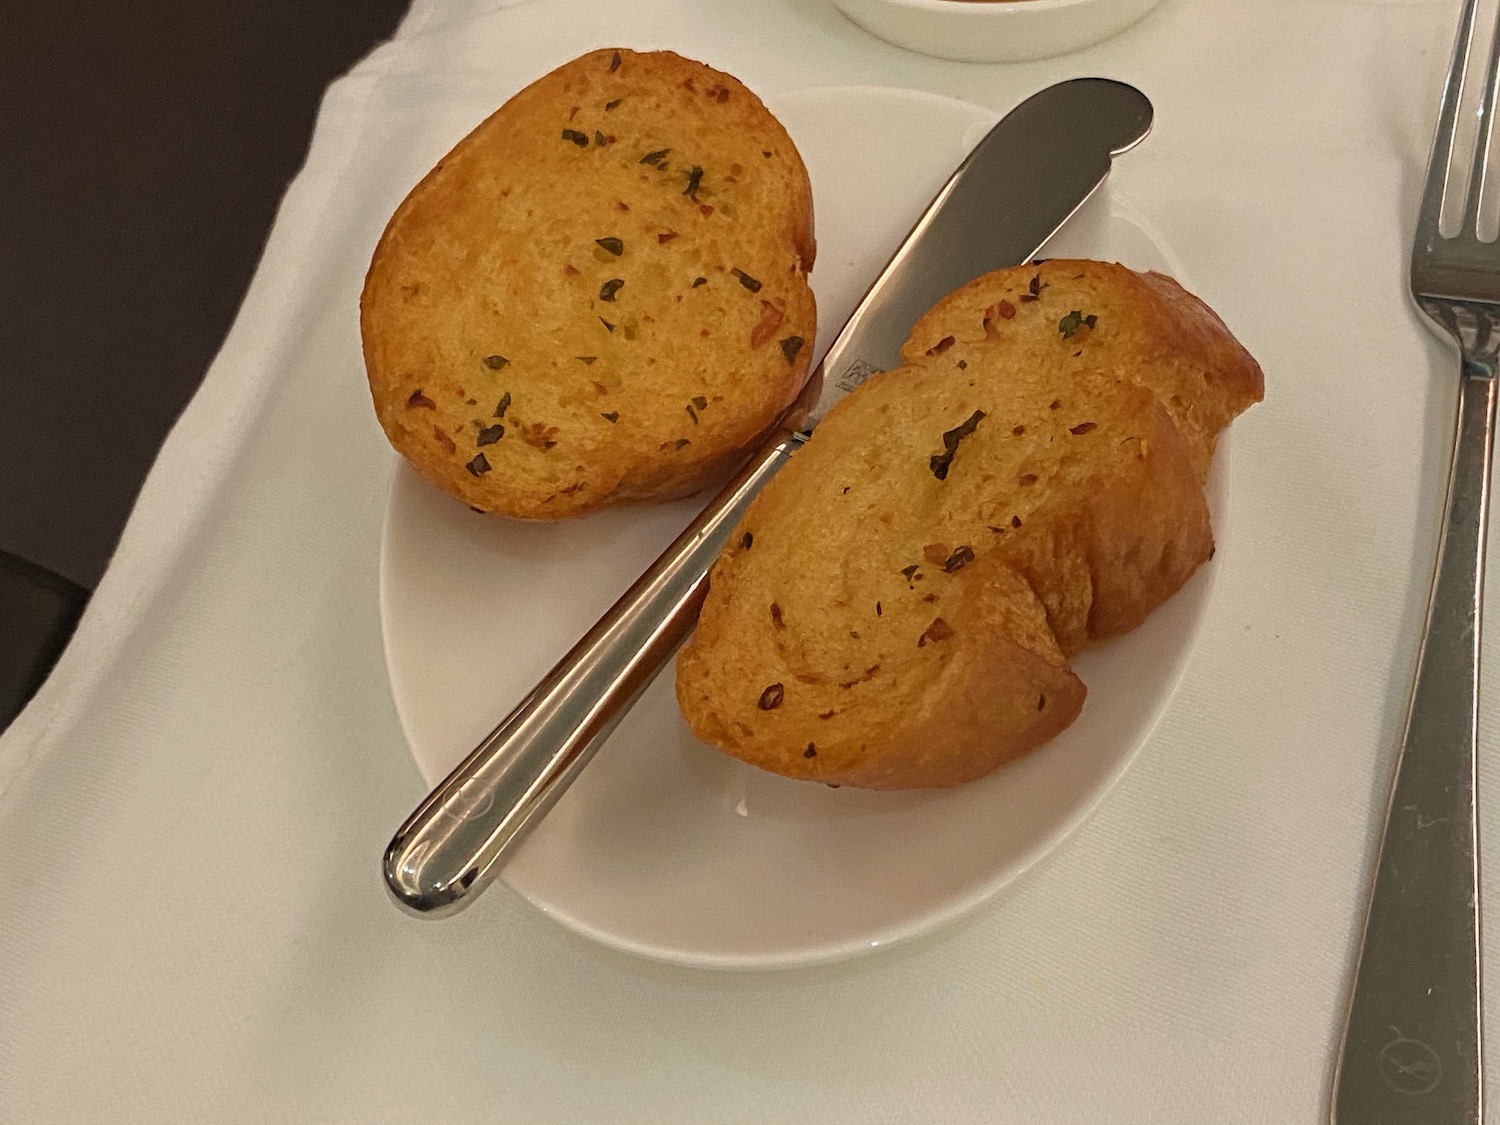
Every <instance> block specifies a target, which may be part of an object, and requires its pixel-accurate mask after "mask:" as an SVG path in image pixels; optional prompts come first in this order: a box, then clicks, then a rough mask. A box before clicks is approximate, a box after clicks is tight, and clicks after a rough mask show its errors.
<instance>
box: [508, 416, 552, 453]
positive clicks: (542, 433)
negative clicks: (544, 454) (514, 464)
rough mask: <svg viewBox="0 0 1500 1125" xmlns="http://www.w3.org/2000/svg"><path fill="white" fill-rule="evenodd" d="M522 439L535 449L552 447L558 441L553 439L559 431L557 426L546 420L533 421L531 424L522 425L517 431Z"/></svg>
mask: <svg viewBox="0 0 1500 1125" xmlns="http://www.w3.org/2000/svg"><path fill="white" fill-rule="evenodd" d="M516 432H517V433H518V434H519V435H520V437H521V440H522V441H524V442H525V443H526V444H527V445H529V446H532V447H533V448H535V449H551V448H552V447H553V446H554V445H556V444H557V442H555V441H553V440H552V437H553V435H554V434H556V433H557V427H556V426H549V425H547V423H545V422H533V423H531V425H529V426H520V427H518V428H517V431H516Z"/></svg>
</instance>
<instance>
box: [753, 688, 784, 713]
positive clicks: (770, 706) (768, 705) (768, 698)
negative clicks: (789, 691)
mask: <svg viewBox="0 0 1500 1125" xmlns="http://www.w3.org/2000/svg"><path fill="white" fill-rule="evenodd" d="M785 698H786V687H785V685H783V684H782V683H780V682H779V681H778V682H777V683H774V684H772V685H771V686H770V687H768V688H766V690H765V691H763V692H761V693H760V698H759V699H758V700H756V702H755V705H756V706H757V707H759V708H760V709H761V710H762V711H774V710H776V708H778V707H780V706H781V701H782V700H783V699H785Z"/></svg>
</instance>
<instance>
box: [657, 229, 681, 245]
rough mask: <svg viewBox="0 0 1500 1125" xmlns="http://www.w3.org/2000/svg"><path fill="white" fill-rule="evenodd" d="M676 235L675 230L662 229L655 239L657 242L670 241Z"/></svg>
mask: <svg viewBox="0 0 1500 1125" xmlns="http://www.w3.org/2000/svg"><path fill="white" fill-rule="evenodd" d="M676 237H677V232H676V231H675V230H664V231H662V232H661V233H659V234H658V235H657V236H656V241H657V242H658V243H661V242H671V241H672V239H674V238H676Z"/></svg>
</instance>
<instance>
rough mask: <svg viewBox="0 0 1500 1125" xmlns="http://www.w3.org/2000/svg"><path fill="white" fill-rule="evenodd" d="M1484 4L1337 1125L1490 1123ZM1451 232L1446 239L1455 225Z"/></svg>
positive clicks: (1446, 243)
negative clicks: (1437, 413) (1444, 432)
mask: <svg viewBox="0 0 1500 1125" xmlns="http://www.w3.org/2000/svg"><path fill="white" fill-rule="evenodd" d="M1477 7H1478V3H1477V0H1465V2H1464V6H1463V12H1462V15H1461V16H1460V19H1459V29H1458V37H1457V41H1456V43H1455V45H1454V49H1453V64H1452V66H1451V68H1450V69H1449V72H1448V81H1447V85H1446V86H1445V88H1444V90H1443V101H1442V105H1441V108H1440V110H1439V112H1438V126H1437V136H1436V138H1435V139H1434V141H1433V146H1432V159H1431V162H1430V164H1429V165H1428V171H1427V187H1426V191H1425V193H1424V195H1423V198H1422V206H1421V209H1420V211H1419V212H1418V214H1417V230H1416V240H1415V245H1414V246H1413V248H1412V257H1411V290H1412V296H1413V297H1414V298H1415V300H1416V303H1417V305H1418V307H1419V308H1421V310H1422V311H1423V312H1424V313H1426V314H1427V315H1428V316H1429V317H1431V318H1432V320H1433V322H1434V323H1435V324H1437V325H1438V326H1439V327H1440V328H1441V329H1442V330H1443V332H1444V333H1445V334H1447V335H1449V336H1451V337H1452V338H1453V339H1454V340H1455V341H1456V342H1457V343H1458V346H1459V352H1460V355H1461V365H1460V374H1459V381H1458V426H1457V436H1456V438H1455V441H1454V447H1453V466H1452V469H1451V470H1450V474H1449V477H1448V505H1447V511H1446V512H1445V514H1444V517H1443V528H1442V535H1441V541H1440V544H1439V547H1438V557H1437V569H1436V573H1435V575H1434V577H1433V584H1432V595H1431V600H1430V602H1429V603H1428V609H1427V626H1426V629H1425V631H1424V634H1423V637H1422V647H1421V652H1420V654H1419V657H1418V663H1417V675H1416V683H1415V686H1414V687H1413V690H1412V697H1411V707H1410V711H1409V712H1408V714H1407V720H1406V734H1405V737H1404V738H1403V740H1402V745H1401V753H1400V757H1399V759H1398V761H1397V765H1396V776H1395V782H1394V784H1393V785H1392V788H1391V797H1390V805H1389V807H1388V809H1387V811H1386V825H1385V835H1384V837H1383V839H1382V841H1381V845H1380V858H1379V860H1378V861H1377V863H1376V868H1375V875H1374V881H1373V884H1372V886H1371V889H1370V901H1369V913H1368V915H1367V917H1366V919H1365V933H1364V942H1363V944H1362V946H1361V949H1360V954H1359V961H1358V966H1357V968H1356V970H1355V976H1354V986H1353V989H1352V992H1351V994H1350V999H1349V1009H1348V1014H1347V1017H1346V1020H1345V1024H1344V1035H1343V1041H1342V1043H1341V1045H1340V1048H1339V1053H1338V1058H1337V1061H1336V1064H1335V1065H1336V1069H1335V1072H1334V1080H1333V1105H1332V1120H1333V1121H1334V1122H1335V1125H1377V1123H1379V1125H1408V1123H1410V1125H1418V1123H1421V1125H1460V1123H1463V1125H1478V1123H1479V1122H1480V1121H1481V1119H1482V1111H1481V1102H1482V1099H1483V1093H1484V1088H1483V1065H1482V1063H1483V1054H1482V1052H1481V1049H1480V1042H1481V1031H1480V1021H1481V1006H1480V995H1481V993H1480V978H1481V956H1480V954H1481V950H1480V943H1479V826H1478V818H1477V810H1476V802H1475V798H1476V751H1477V728H1478V708H1479V623H1480V602H1481V596H1482V591H1483V584H1484V541H1485V524H1486V521H1487V514H1488V508H1489V481H1490V463H1491V458H1492V455H1493V451H1494V431H1495V375H1496V360H1497V355H1500V243H1496V242H1482V241H1480V239H1479V237H1478V229H1479V210H1480V199H1481V196H1482V195H1484V194H1486V192H1487V190H1488V191H1491V192H1492V191H1493V185H1491V184H1489V181H1490V179H1491V177H1492V176H1493V175H1494V173H1495V170H1494V169H1493V168H1491V166H1490V164H1489V161H1488V159H1487V156H1486V153H1487V151H1488V148H1489V138H1490V131H1491V125H1492V120H1493V114H1494V110H1495V89H1496V74H1497V67H1500V35H1497V34H1496V32H1495V31H1494V30H1492V31H1491V43H1490V50H1489V62H1488V65H1487V66H1486V68H1485V79H1484V89H1483V92H1482V94H1481V97H1480V101H1479V105H1480V109H1479V114H1480V116H1479V125H1480V127H1479V130H1478V137H1477V140H1476V143H1475V146H1474V153H1473V156H1472V158H1471V159H1470V161H1469V165H1470V168H1471V171H1470V175H1469V181H1468V191H1467V193H1466V194H1465V195H1464V196H1463V198H1462V201H1461V202H1462V207H1463V212H1462V218H1461V220H1460V223H1459V224H1458V230H1457V232H1456V233H1455V234H1453V235H1452V236H1451V237H1445V236H1444V235H1443V234H1442V233H1441V232H1440V231H1439V219H1440V216H1441V214H1442V211H1443V206H1444V200H1445V198H1446V199H1447V205H1448V207H1449V208H1450V209H1451V208H1453V207H1454V206H1455V205H1456V204H1458V203H1459V202H1460V200H1459V198H1458V195H1457V185H1456V184H1455V182H1454V177H1453V175H1452V172H1451V171H1450V169H1451V168H1452V167H1453V166H1454V164H1455V163H1461V162H1462V161H1457V162H1456V161H1455V160H1454V157H1455V156H1458V157H1460V158H1462V157H1465V156H1468V154H1467V153H1455V152H1454V145H1455V137H1456V135H1457V132H1458V129H1457V125H1458V122H1459V106H1460V103H1461V102H1462V100H1463V90H1464V83H1465V77H1466V74H1467V71H1468V68H1469V67H1468V60H1469V55H1470V47H1471V44H1472V42H1473V38H1474V27H1475V22H1476V17H1477ZM1445 225H1447V224H1445Z"/></svg>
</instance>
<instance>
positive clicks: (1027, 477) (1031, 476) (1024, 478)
mask: <svg viewBox="0 0 1500 1125" xmlns="http://www.w3.org/2000/svg"><path fill="white" fill-rule="evenodd" d="M1016 483H1017V484H1018V485H1020V486H1021V487H1022V488H1030V487H1031V486H1032V485H1034V484H1035V483H1036V474H1035V473H1022V474H1021V475H1020V476H1018V477H1017V478H1016Z"/></svg>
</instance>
